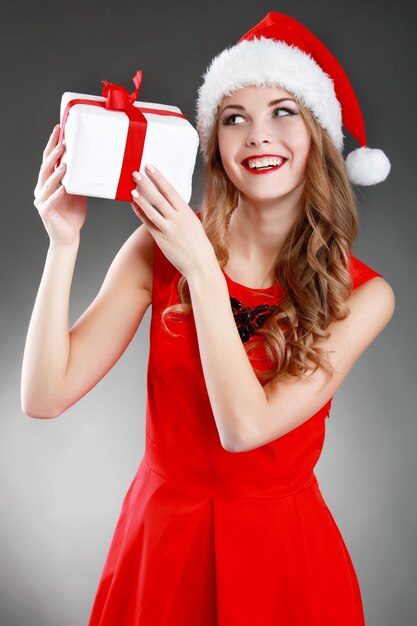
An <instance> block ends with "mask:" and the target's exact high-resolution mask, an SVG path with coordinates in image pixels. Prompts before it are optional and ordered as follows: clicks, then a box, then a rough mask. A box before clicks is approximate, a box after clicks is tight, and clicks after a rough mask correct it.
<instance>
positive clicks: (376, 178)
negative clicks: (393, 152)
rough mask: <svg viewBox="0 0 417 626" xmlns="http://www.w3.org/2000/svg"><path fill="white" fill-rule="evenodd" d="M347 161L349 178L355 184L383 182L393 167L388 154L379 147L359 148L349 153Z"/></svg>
mask: <svg viewBox="0 0 417 626" xmlns="http://www.w3.org/2000/svg"><path fill="white" fill-rule="evenodd" d="M345 163H346V171H347V175H348V178H349V180H350V181H351V182H352V183H354V184H355V185H376V184H377V183H381V182H382V181H383V180H385V179H386V177H387V176H388V174H389V172H390V169H391V163H390V162H389V160H388V158H387V156H386V154H385V153H384V152H383V151H382V150H379V149H378V148H366V147H361V148H357V150H354V151H353V152H351V153H350V154H348V155H347V157H346V160H345Z"/></svg>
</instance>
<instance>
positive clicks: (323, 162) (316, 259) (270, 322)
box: [162, 99, 358, 385]
mask: <svg viewBox="0 0 417 626" xmlns="http://www.w3.org/2000/svg"><path fill="white" fill-rule="evenodd" d="M296 100H297V103H298V106H299V107H300V110H301V114H302V116H303V119H304V121H305V123H306V125H307V127H308V128H309V129H310V131H311V146H310V153H309V157H308V160H307V165H306V172H305V185H304V193H303V198H302V205H303V208H302V210H301V212H300V214H299V216H298V218H297V220H296V222H295V223H294V225H293V227H292V229H291V231H290V232H289V233H288V236H287V238H286V240H285V241H284V244H283V246H282V247H281V250H280V253H279V255H278V253H277V258H276V260H275V266H274V274H275V279H276V282H277V283H278V284H279V285H280V286H281V287H282V290H283V296H282V298H281V299H280V301H279V303H278V306H277V307H276V308H275V310H274V312H273V313H272V314H271V315H270V317H269V318H268V319H267V321H266V322H265V323H264V324H263V325H262V326H260V327H259V328H258V330H257V333H256V334H257V335H259V337H257V336H256V335H255V336H254V337H252V339H253V341H252V340H251V341H250V342H248V343H245V344H244V345H245V350H246V353H247V354H248V355H249V354H250V352H251V351H252V350H254V349H255V348H257V347H258V345H259V344H263V346H264V349H265V350H266V353H267V356H268V361H269V364H270V367H269V368H268V369H266V370H265V369H261V370H258V368H257V367H256V366H255V365H254V363H252V365H253V367H254V371H255V374H256V375H257V377H258V380H259V381H260V382H261V383H262V384H263V383H264V381H271V384H273V385H275V384H276V383H278V382H279V381H280V380H283V379H293V378H294V377H306V376H308V375H311V374H313V373H314V372H315V371H316V370H317V369H318V368H319V367H322V368H323V369H324V371H325V372H326V375H327V377H328V378H331V377H332V375H333V373H334V370H333V367H332V364H331V363H330V361H329V359H328V355H329V353H328V351H326V350H323V349H322V348H321V347H320V346H319V345H317V342H319V340H320V338H327V337H329V335H330V332H329V331H326V329H327V327H328V326H329V324H330V323H331V322H333V321H335V320H342V319H345V318H346V317H347V315H348V314H349V309H348V307H347V305H346V300H347V298H348V297H349V295H350V294H351V292H352V279H351V276H350V273H349V269H348V267H349V254H350V252H351V248H352V243H353V241H354V239H355V238H356V235H357V232H358V210H357V204H356V199H355V195H354V191H353V188H352V185H351V183H350V181H349V179H348V177H347V174H346V169H345V163H344V160H343V157H342V155H341V153H340V152H339V151H338V150H337V148H336V147H335V145H334V144H333V142H332V141H331V139H330V138H329V135H328V134H327V132H326V131H325V130H323V129H322V128H321V126H320V125H319V123H318V121H317V120H316V118H315V117H314V115H313V114H312V112H311V111H310V110H309V109H308V108H307V107H305V106H304V105H303V104H302V103H301V102H300V101H299V100H298V99H296ZM218 115H219V109H218V111H217V116H216V120H215V123H214V125H213V132H212V135H211V137H210V139H209V142H208V157H207V160H206V162H205V164H204V191H203V197H202V201H201V215H200V219H201V222H202V225H203V227H204V230H205V233H206V235H207V237H208V239H209V240H210V242H211V244H212V246H213V249H214V251H215V254H216V257H217V260H218V262H219V266H220V267H221V268H222V267H224V266H225V265H226V264H227V262H228V259H229V252H228V248H227V240H228V239H227V235H228V224H229V220H230V217H231V215H232V213H233V211H234V210H235V209H236V206H237V204H238V199H239V190H238V189H237V188H236V187H235V186H234V185H233V183H232V182H231V181H230V179H229V178H228V176H227V174H226V172H225V170H224V168H223V165H222V161H221V157H220V152H219V145H218V139H217V124H218ZM253 291H255V293H256V290H253ZM263 295H264V297H265V294H263ZM178 296H179V299H180V303H178V304H174V305H171V306H169V307H167V308H166V309H165V310H164V311H163V313H162V324H163V326H164V328H165V330H166V331H167V332H169V333H170V334H171V335H174V336H177V335H175V333H172V332H171V331H170V330H169V328H168V327H167V325H166V323H165V318H166V316H169V317H170V318H171V317H174V318H176V319H177V321H178V318H177V314H178V313H180V316H182V315H183V314H184V315H188V314H189V312H190V311H191V310H192V304H191V299H190V293H189V289H188V284H187V280H186V278H185V277H184V276H181V277H180V279H179V281H178ZM173 314H174V316H173Z"/></svg>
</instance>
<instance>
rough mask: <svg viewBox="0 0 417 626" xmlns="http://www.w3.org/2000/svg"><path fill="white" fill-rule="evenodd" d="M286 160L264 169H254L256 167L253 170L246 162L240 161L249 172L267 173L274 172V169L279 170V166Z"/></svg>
mask: <svg viewBox="0 0 417 626" xmlns="http://www.w3.org/2000/svg"><path fill="white" fill-rule="evenodd" d="M286 162H287V159H285V161H283V162H282V163H280V164H279V165H275V166H274V167H268V168H265V169H264V170H256V169H255V170H253V169H252V168H250V167H249V165H247V164H246V163H242V166H243V167H244V168H245V170H247V171H248V172H250V173H251V174H268V173H269V172H275V170H279V168H280V167H282V166H283V165H285V164H286Z"/></svg>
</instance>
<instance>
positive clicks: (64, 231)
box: [33, 124, 87, 244]
mask: <svg viewBox="0 0 417 626" xmlns="http://www.w3.org/2000/svg"><path fill="white" fill-rule="evenodd" d="M58 138H59V124H57V125H56V126H55V128H54V129H53V131H52V134H51V136H50V137H49V140H48V143H47V144H46V147H45V149H44V151H43V159H42V165H41V168H40V170H39V176H38V182H37V184H36V187H35V190H34V194H35V200H34V202H33V204H34V205H35V207H36V208H37V209H38V211H39V215H40V216H41V219H42V221H43V223H44V226H45V228H46V230H47V232H48V235H49V238H50V239H51V241H57V242H59V243H63V244H71V243H73V242H74V241H75V240H76V239H77V237H79V234H80V230H81V228H82V225H83V224H84V221H85V216H86V213H87V199H86V198H85V196H76V195H73V194H68V193H67V192H66V191H65V189H64V187H63V185H61V178H62V177H63V175H64V173H65V163H62V164H61V165H60V166H59V167H58V168H56V169H55V165H56V162H57V160H58V159H59V157H61V156H62V155H63V153H64V150H65V146H63V145H62V144H61V145H58Z"/></svg>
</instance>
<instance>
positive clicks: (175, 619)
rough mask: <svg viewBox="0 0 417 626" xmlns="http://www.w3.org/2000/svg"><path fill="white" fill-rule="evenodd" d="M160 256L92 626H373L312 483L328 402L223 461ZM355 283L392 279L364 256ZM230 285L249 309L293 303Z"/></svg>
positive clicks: (189, 328)
mask: <svg viewBox="0 0 417 626" xmlns="http://www.w3.org/2000/svg"><path fill="white" fill-rule="evenodd" d="M198 215H200V214H198ZM154 250H155V256H154V278H153V281H154V282H153V295H152V318H151V327H150V351H149V361H148V371H147V391H148V393H147V404H146V448H145V454H144V456H143V458H142V461H141V463H140V465H139V468H138V470H137V473H136V475H135V476H134V478H133V481H132V483H131V485H130V487H129V489H128V491H127V493H126V495H125V498H124V500H123V503H122V506H121V511H120V517H119V520H118V522H117V525H116V528H115V531H114V534H113V538H112V541H111V545H110V549H109V552H108V555H107V559H106V561H105V564H104V569H103V572H102V575H101V578H100V581H99V584H98V589H97V593H96V597H95V600H94V604H93V607H92V612H91V616H90V620H89V624H88V626H278V625H279V626H336V625H337V626H363V625H364V623H365V622H364V614H363V608H362V601H361V595H360V589H359V585H358V581H357V577H356V574H355V570H354V567H353V564H352V561H351V558H350V556H349V553H348V550H347V548H346V545H345V543H344V540H343V538H342V536H341V533H340V531H339V529H338V527H337V525H336V523H335V521H334V519H333V517H332V514H331V512H330V510H329V509H328V507H327V505H326V503H325V501H324V499H323V497H322V494H321V492H320V489H319V485H318V483H317V479H316V476H315V474H314V471H313V470H314V466H315V465H316V463H317V461H318V459H319V457H320V454H321V451H322V447H323V443H324V437H325V418H326V417H328V415H329V410H330V405H331V400H330V401H329V402H328V403H327V404H326V405H325V406H323V407H322V409H320V410H319V411H318V412H317V413H316V414H315V415H313V416H312V417H311V418H309V419H308V420H307V421H306V422H304V423H303V424H301V425H300V426H299V427H297V428H295V429H294V430H292V431H291V432H289V433H287V434H286V435H284V436H282V437H280V438H278V439H276V440H275V441H272V442H270V443H268V444H266V445H263V446H261V447H259V448H256V449H254V450H250V451H246V452H241V453H231V452H228V451H226V450H225V449H224V448H223V447H222V446H221V443H220V439H219V435H218V431H217V428H216V424H215V421H214V416H213V413H212V410H211V406H210V402H209V397H208V394H207V390H206V386H205V382H204V375H203V370H202V366H201V361H200V356H199V348H198V341H197V334H196V329H195V324H194V318H193V314H192V312H191V313H190V314H189V316H188V317H187V318H184V320H183V321H181V322H170V321H168V322H167V324H168V326H169V328H170V329H171V330H173V331H174V332H175V333H180V334H181V336H180V337H178V338H174V337H171V336H170V335H168V334H167V333H166V332H165V331H164V330H163V327H162V325H161V321H160V315H161V312H162V310H163V309H165V308H166V307H167V306H168V305H169V304H173V303H177V302H179V299H178V296H177V283H178V279H179V278H180V276H181V274H180V273H179V272H178V271H177V269H176V268H175V267H174V266H173V265H172V264H171V263H169V261H168V260H167V259H166V257H165V256H164V254H163V253H162V251H161V250H160V249H159V247H158V246H157V245H156V243H155V245H154ZM350 272H351V275H352V277H353V283H354V285H353V286H354V288H356V287H358V286H359V285H361V284H362V283H364V282H366V281H367V280H369V279H371V278H373V277H375V276H381V274H378V273H377V272H375V271H374V270H372V269H371V268H370V267H368V266H367V265H365V264H364V263H362V262H361V261H359V260H358V259H356V258H355V257H353V256H351V262H350ZM225 277H226V280H227V284H228V288H229V293H230V295H231V296H234V297H235V298H237V299H238V300H240V301H241V302H242V303H244V304H245V305H248V306H250V307H251V308H252V307H253V306H255V305H257V304H264V303H268V304H271V303H273V302H277V301H278V300H279V297H280V294H282V290H281V287H280V286H278V285H277V286H273V287H270V288H266V289H260V290H258V291H260V292H261V293H260V294H258V295H256V294H254V293H252V291H251V290H250V289H249V288H248V287H245V286H243V285H241V284H239V283H236V282H234V281H233V280H231V279H230V277H229V276H227V275H226V274H225ZM253 339H254V338H253V337H252V338H251V339H250V341H253ZM257 367H258V368H260V367H261V365H260V364H259V362H258V361H257Z"/></svg>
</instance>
